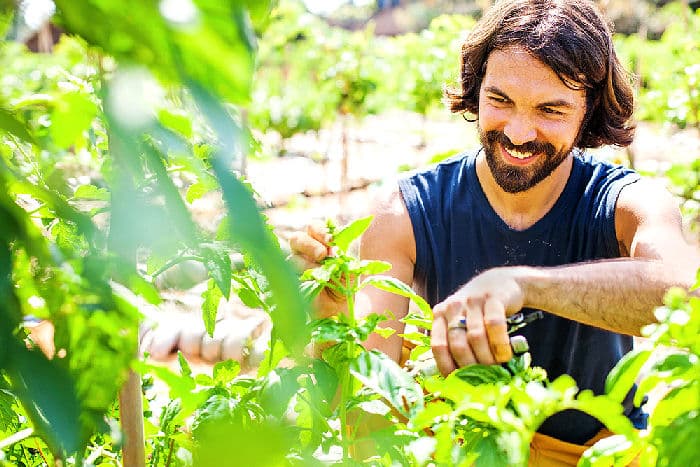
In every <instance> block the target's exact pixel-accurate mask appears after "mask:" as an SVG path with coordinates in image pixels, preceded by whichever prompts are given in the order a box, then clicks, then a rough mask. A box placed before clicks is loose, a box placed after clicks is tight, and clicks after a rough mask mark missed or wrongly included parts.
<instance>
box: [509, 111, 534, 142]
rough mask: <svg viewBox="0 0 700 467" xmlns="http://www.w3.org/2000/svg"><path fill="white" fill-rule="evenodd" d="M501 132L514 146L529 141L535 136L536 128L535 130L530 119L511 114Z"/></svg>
mask: <svg viewBox="0 0 700 467" xmlns="http://www.w3.org/2000/svg"><path fill="white" fill-rule="evenodd" d="M503 132H504V133H505V135H506V136H507V137H508V139H509V140H510V142H511V143H513V144H514V145H516V146H520V145H521V144H525V143H529V142H530V141H534V140H535V139H536V138H537V130H535V127H534V125H532V123H531V122H530V119H529V118H527V117H526V116H524V115H514V116H512V117H511V118H510V120H508V123H506V126H505V128H504V129H503Z"/></svg>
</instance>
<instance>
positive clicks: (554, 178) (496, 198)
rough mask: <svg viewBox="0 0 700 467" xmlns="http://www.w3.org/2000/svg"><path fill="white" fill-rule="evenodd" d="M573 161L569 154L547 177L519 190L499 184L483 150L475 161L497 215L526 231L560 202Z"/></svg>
mask: <svg viewBox="0 0 700 467" xmlns="http://www.w3.org/2000/svg"><path fill="white" fill-rule="evenodd" d="M573 160H574V156H573V154H570V155H569V156H568V157H567V158H566V159H565V160H564V162H562V163H561V164H560V165H559V167H557V168H556V169H555V170H554V172H552V173H551V174H550V175H549V176H548V177H547V178H545V179H544V180H542V181H541V182H540V183H538V184H537V185H535V186H533V187H532V188H530V189H528V190H526V191H522V192H520V193H508V192H506V191H504V190H503V188H501V187H500V186H499V185H498V183H496V180H495V179H494V178H493V175H492V174H491V170H490V169H489V167H488V164H487V162H486V157H485V155H484V153H483V151H482V152H481V153H480V154H479V156H478V157H477V160H476V175H477V178H478V179H479V183H480V184H481V188H482V190H483V191H484V194H485V195H486V198H487V199H488V201H489V204H491V207H492V208H493V210H494V211H495V212H496V214H498V216H499V217H500V218H501V219H503V221H504V222H505V223H506V224H507V225H508V226H509V227H510V228H512V229H515V230H525V229H527V228H529V227H531V226H533V225H534V224H535V223H536V222H537V221H538V220H540V219H542V218H543V217H544V216H545V214H547V213H548V212H549V210H550V209H552V207H553V206H554V203H556V202H557V200H558V199H559V196H560V195H561V193H562V191H564V187H565V186H566V182H567V181H568V180H569V175H570V174H571V167H572V166H573Z"/></svg>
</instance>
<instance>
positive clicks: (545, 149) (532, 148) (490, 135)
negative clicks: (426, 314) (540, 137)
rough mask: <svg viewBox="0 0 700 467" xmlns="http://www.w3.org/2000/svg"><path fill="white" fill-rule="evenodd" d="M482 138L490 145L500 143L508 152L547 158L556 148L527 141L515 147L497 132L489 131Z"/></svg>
mask: <svg viewBox="0 0 700 467" xmlns="http://www.w3.org/2000/svg"><path fill="white" fill-rule="evenodd" d="M484 137H485V138H486V141H487V142H488V143H489V144H490V145H494V144H495V143H500V144H501V145H502V146H503V147H504V148H506V149H507V150H509V151H510V150H515V151H519V152H531V153H545V154H547V155H549V156H552V155H554V154H556V152H557V150H556V148H555V147H554V146H553V145H552V144H550V143H545V142H543V141H537V140H535V141H528V142H527V143H525V144H521V145H515V144H513V143H511V141H510V139H508V137H507V136H506V134H505V133H503V132H502V131H498V130H489V131H487V132H486V133H485V134H484Z"/></svg>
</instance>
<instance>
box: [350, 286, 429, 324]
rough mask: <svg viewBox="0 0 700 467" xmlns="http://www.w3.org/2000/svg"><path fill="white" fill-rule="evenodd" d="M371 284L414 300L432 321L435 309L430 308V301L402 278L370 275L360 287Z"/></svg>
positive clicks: (424, 314)
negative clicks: (401, 279)
mask: <svg viewBox="0 0 700 467" xmlns="http://www.w3.org/2000/svg"><path fill="white" fill-rule="evenodd" d="M368 285H371V286H373V287H376V288H378V289H380V290H385V291H387V292H391V293H395V294H397V295H401V296H402V297H407V298H410V299H411V300H413V302H414V303H415V304H416V305H418V308H419V309H420V310H421V311H422V312H423V316H424V317H425V318H426V319H429V320H431V321H432V319H433V310H432V309H431V308H430V305H428V302H426V301H425V300H424V299H423V297H421V296H420V295H418V294H416V293H415V292H414V291H413V289H411V287H409V286H408V285H406V284H404V283H403V282H401V281H400V280H398V279H396V278H395V277H391V276H381V275H377V276H370V277H367V278H365V279H364V280H363V281H362V283H361V284H360V288H362V287H365V286H368Z"/></svg>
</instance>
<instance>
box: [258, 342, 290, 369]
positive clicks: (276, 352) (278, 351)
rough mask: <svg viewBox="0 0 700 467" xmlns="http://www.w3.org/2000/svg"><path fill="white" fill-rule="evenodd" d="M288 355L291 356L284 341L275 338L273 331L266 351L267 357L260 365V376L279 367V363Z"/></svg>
mask: <svg viewBox="0 0 700 467" xmlns="http://www.w3.org/2000/svg"><path fill="white" fill-rule="evenodd" d="M287 356H289V351H288V350H287V348H286V347H285V346H284V343H283V342H282V341H280V340H277V339H275V336H274V332H273V336H272V339H271V342H270V347H268V349H267V350H266V351H265V357H264V358H263V360H262V362H260V366H259V367H258V377H262V376H265V375H267V374H268V373H269V372H270V371H272V370H274V369H275V368H277V365H279V363H280V362H281V361H282V359H283V358H285V357H287Z"/></svg>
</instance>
